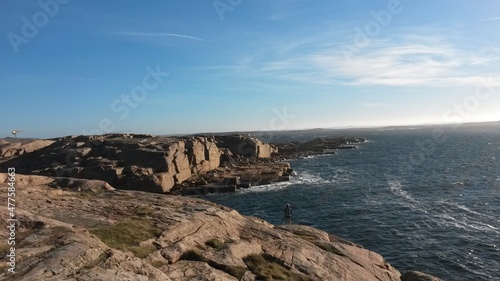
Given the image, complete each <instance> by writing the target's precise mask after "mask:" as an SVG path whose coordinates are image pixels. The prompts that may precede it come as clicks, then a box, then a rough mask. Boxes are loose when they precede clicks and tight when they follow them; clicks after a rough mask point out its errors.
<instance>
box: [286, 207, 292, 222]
mask: <svg viewBox="0 0 500 281" xmlns="http://www.w3.org/2000/svg"><path fill="white" fill-rule="evenodd" d="M285 222H286V224H292V208H291V207H290V204H286V206H285Z"/></svg>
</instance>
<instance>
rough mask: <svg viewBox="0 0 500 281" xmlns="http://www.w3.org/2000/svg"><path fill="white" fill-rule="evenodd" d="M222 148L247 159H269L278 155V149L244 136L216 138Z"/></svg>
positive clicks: (221, 136)
mask: <svg viewBox="0 0 500 281" xmlns="http://www.w3.org/2000/svg"><path fill="white" fill-rule="evenodd" d="M215 139H216V140H217V145H218V146H219V147H220V148H227V149H229V150H230V151H231V153H232V154H233V155H240V156H243V157H247V158H251V157H252V158H269V157H271V156H273V155H275V154H277V153H278V147H277V146H275V145H273V144H269V143H264V142H262V141H260V140H259V139H257V138H252V137H250V136H248V137H245V136H243V135H220V136H215Z"/></svg>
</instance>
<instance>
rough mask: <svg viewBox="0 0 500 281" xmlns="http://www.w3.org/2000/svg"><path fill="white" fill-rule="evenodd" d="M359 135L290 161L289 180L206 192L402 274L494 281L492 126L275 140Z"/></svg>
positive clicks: (499, 228) (498, 239) (495, 148)
mask: <svg viewBox="0 0 500 281" xmlns="http://www.w3.org/2000/svg"><path fill="white" fill-rule="evenodd" d="M340 134H343V135H346V136H355V137H364V138H368V139H369V142H367V143H363V144H360V145H358V149H356V150H341V151H338V153H337V154H336V155H325V156H315V157H309V158H305V159H299V160H294V161H291V163H292V167H293V168H294V169H295V170H296V171H297V173H298V176H297V177H295V178H293V179H292V180H291V181H290V182H286V183H278V184H273V185H267V186H260V187H253V188H251V189H248V190H241V191H238V192H236V193H234V194H214V195H209V196H206V197H204V198H205V199H208V200H210V201H213V202H216V203H219V204H223V205H226V206H229V207H231V208H234V209H236V210H238V211H239V212H240V213H242V214H245V215H251V216H256V217H260V218H263V219H265V220H267V221H269V222H271V223H273V224H283V223H284V219H283V208H284V206H285V204H286V203H290V204H291V206H292V209H293V219H292V221H293V223H296V224H303V225H309V226H313V227H316V228H319V229H322V230H324V231H327V232H330V233H333V234H336V235H338V236H341V237H344V238H346V239H348V240H351V241H353V242H355V243H359V244H361V245H363V247H365V248H367V249H370V250H372V251H375V252H378V253H380V254H381V255H383V256H384V257H385V259H386V260H387V261H388V262H389V263H391V264H392V265H393V266H395V267H396V268H397V269H398V270H400V271H401V272H405V271H406V270H419V271H423V272H426V273H429V274H433V275H435V276H438V277H440V278H442V279H444V280H500V124H499V123H496V124H475V125H461V126H448V127H425V128H394V129H370V130H345V131H343V132H341V131H336V130H331V131H328V130H323V131H313V132H309V133H300V132H294V133H286V134H282V135H274V136H272V140H273V141H286V140H291V139H293V140H307V139H312V138H315V137H327V136H339V135H340Z"/></svg>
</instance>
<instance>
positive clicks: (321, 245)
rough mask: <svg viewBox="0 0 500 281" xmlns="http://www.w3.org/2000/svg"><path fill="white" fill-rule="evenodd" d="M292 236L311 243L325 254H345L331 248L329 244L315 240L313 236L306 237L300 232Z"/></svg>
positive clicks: (335, 248) (333, 247)
mask: <svg viewBox="0 0 500 281" xmlns="http://www.w3.org/2000/svg"><path fill="white" fill-rule="evenodd" d="M294 234H295V235H297V236H299V237H300V238H302V239H304V240H307V241H309V242H311V243H313V244H314V245H316V246H318V247H319V248H321V249H323V250H325V251H327V252H330V253H334V254H336V255H339V256H345V254H344V253H343V252H342V250H340V249H338V248H337V247H335V246H333V245H332V244H331V243H328V242H324V241H321V240H318V239H317V238H315V237H313V236H310V235H307V234H304V233H300V232H297V233H294Z"/></svg>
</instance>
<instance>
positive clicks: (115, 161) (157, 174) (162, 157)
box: [0, 135, 220, 193]
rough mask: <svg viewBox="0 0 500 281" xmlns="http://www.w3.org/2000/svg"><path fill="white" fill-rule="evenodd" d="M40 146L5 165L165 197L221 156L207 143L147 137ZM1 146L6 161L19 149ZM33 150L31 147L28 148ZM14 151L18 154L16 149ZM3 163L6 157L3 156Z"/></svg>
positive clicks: (78, 140)
mask: <svg viewBox="0 0 500 281" xmlns="http://www.w3.org/2000/svg"><path fill="white" fill-rule="evenodd" d="M38 142H43V144H45V145H43V146H42V145H39V146H38V148H39V149H37V150H34V149H32V150H31V151H29V152H32V153H17V155H21V156H19V157H17V158H14V159H11V160H4V161H5V163H4V164H3V165H2V164H0V167H7V166H15V167H16V168H17V169H18V171H19V172H20V173H26V174H35V175H46V176H58V177H73V178H85V179H99V180H104V181H106V182H107V183H109V184H110V185H112V186H115V187H119V188H121V189H136V188H137V187H140V189H141V190H144V191H149V192H161V193H164V192H168V191H170V190H171V189H172V187H174V185H176V184H179V183H182V182H183V181H185V180H186V179H188V178H190V177H192V176H194V175H198V174H204V173H206V172H208V171H211V170H214V169H216V168H218V167H219V165H220V151H219V148H218V147H217V145H216V143H215V142H214V140H213V139H211V138H204V137H192V138H166V137H154V136H149V135H104V136H77V137H65V138H59V139H54V140H47V141H34V142H32V143H38ZM30 144H31V143H27V144H24V145H20V144H19V143H13V144H11V145H4V148H3V149H2V151H4V150H5V151H6V152H5V153H4V154H5V155H8V156H13V155H16V154H15V153H14V152H13V151H18V150H19V149H18V147H26V146H30ZM31 146H33V145H31ZM15 149H17V150H15ZM4 158H5V157H4Z"/></svg>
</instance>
